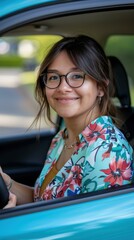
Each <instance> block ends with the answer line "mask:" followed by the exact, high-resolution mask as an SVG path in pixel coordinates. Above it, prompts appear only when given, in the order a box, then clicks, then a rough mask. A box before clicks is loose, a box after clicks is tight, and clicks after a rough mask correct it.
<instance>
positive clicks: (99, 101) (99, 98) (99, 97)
mask: <svg viewBox="0 0 134 240" xmlns="http://www.w3.org/2000/svg"><path fill="white" fill-rule="evenodd" d="M98 103H99V104H100V103H101V96H98Z"/></svg>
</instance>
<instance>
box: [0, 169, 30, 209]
mask: <svg viewBox="0 0 134 240" xmlns="http://www.w3.org/2000/svg"><path fill="white" fill-rule="evenodd" d="M0 172H1V175H2V177H3V179H4V181H5V183H6V185H7V188H8V190H10V192H11V193H13V194H15V195H16V198H17V205H21V204H25V203H30V202H33V188H32V187H29V186H27V185H24V184H21V183H18V182H16V181H14V180H12V179H11V178H10V176H9V175H8V174H6V173H4V172H3V171H2V169H0Z"/></svg>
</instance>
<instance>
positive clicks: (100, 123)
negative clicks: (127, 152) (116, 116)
mask: <svg viewBox="0 0 134 240" xmlns="http://www.w3.org/2000/svg"><path fill="white" fill-rule="evenodd" d="M82 135H83V137H84V138H85V140H86V141H87V142H88V143H89V145H91V143H92V144H95V145H96V144H100V143H103V144H104V143H106V144H107V143H108V142H109V143H110V142H111V143H113V144H114V145H120V146H122V145H124V146H126V148H127V149H131V146H130V145H129V143H128V141H127V140H126V138H125V136H124V134H123V133H122V132H121V131H120V130H119V129H118V128H117V127H116V126H115V125H114V123H113V121H112V119H111V117H109V116H101V117H98V118H96V119H95V120H93V121H92V122H91V123H90V124H89V125H88V126H87V127H86V128H85V129H84V131H83V132H82Z"/></svg>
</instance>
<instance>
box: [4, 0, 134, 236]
mask: <svg viewBox="0 0 134 240" xmlns="http://www.w3.org/2000/svg"><path fill="white" fill-rule="evenodd" d="M0 5H1V11H0V17H1V24H0V35H1V39H0V165H1V167H2V168H3V170H4V171H5V172H6V173H8V174H9V175H10V176H11V177H12V178H13V179H15V180H16V181H19V182H20V183H23V184H27V185H30V186H34V183H35V180H36V178H37V177H38V175H39V173H40V171H41V169H42V167H43V164H44V161H45V157H46V154H47V151H48V148H49V145H50V143H51V140H52V138H53V136H54V135H55V134H56V133H57V131H58V130H59V129H60V128H62V127H63V124H64V123H63V122H62V119H60V118H59V117H58V116H56V115H55V114H54V113H53V119H54V121H55V123H57V124H56V125H55V126H53V125H52V126H49V125H45V126H44V125H43V124H42V125H41V126H40V128H38V127H37V128H31V129H28V128H29V126H30V123H31V122H32V119H33V116H34V115H35V114H36V107H37V106H36V103H35V102H34V100H33V85H34V79H35V76H33V75H32V74H33V72H34V74H35V75H36V69H37V68H38V65H39V63H40V61H41V59H42V56H43V55H42V54H44V52H45V51H46V50H47V48H48V45H49V44H50V43H51V44H52V43H53V42H55V41H57V40H58V39H59V38H61V37H63V36H70V35H75V34H86V35H89V36H91V37H93V38H95V39H96V40H97V41H98V42H99V43H100V44H101V45H102V46H103V48H104V50H105V52H106V54H107V56H108V57H109V61H110V64H111V66H112V68H113V74H114V85H115V90H116V91H115V98H114V99H113V101H114V103H115V106H116V108H117V112H118V118H119V119H121V121H122V131H123V132H124V134H125V136H126V138H127V139H128V141H129V142H130V144H131V145H132V147H133V148H134V124H133V122H134V67H133V62H134V44H133V42H134V27H133V25H134V0H122V1H120V0H110V1H108V0H107V1H106V0H101V1H99V0H96V1H95V0H38V1H37V0H30V1H23V0H22V1H16V0H14V1H13V0H12V1H7V0H5V1H1V3H0ZM10 80H11V81H10ZM27 121H29V122H28V123H27ZM27 129H28V130H27ZM133 226H134V185H133V184H131V185H126V186H123V187H117V188H114V189H108V190H102V191H98V192H93V193H87V194H82V195H77V196H72V197H66V198H59V199H56V200H48V201H46V202H45V201H41V202H36V203H30V204H24V205H21V206H17V207H15V208H10V209H0V239H1V240H7V239H10V240H23V239H27V240H28V239H29V240H33V239H38V240H39V239H43V240H54V239H65V240H70V239H73V240H88V239H91V240H98V239H103V240H117V239H122V240H126V239H133V236H134V227H133Z"/></svg>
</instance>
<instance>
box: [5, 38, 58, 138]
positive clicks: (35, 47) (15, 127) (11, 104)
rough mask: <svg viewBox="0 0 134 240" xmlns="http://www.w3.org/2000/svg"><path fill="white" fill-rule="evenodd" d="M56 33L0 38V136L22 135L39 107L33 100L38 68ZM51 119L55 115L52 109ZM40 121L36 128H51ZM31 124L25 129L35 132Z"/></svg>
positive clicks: (55, 39) (56, 39) (54, 40)
mask: <svg viewBox="0 0 134 240" xmlns="http://www.w3.org/2000/svg"><path fill="white" fill-rule="evenodd" d="M60 38H61V37H59V36H21V37H20V36H19V37H3V38H1V39H0V138H1V137H4V136H11V135H16V134H23V133H24V134H25V133H26V131H27V130H28V128H29V127H30V125H31V124H32V122H33V120H34V118H35V116H36V114H37V112H38V110H39V106H38V104H37V103H36V101H35V99H34V87H35V81H36V76H37V71H38V67H39V65H40V63H41V61H42V60H43V58H44V56H45V55H46V53H47V51H48V50H49V49H50V47H52V45H53V44H54V42H56V41H58V40H59V39H60ZM52 115H53V120H54V121H55V119H56V114H55V113H54V112H52ZM52 127H53V126H52V125H50V124H46V123H45V121H44V119H43V120H42V121H41V124H40V128H41V129H42V128H43V129H45V128H52ZM38 128H39V125H37V126H36V125H33V126H32V128H30V129H29V130H28V131H36V129H38Z"/></svg>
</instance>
